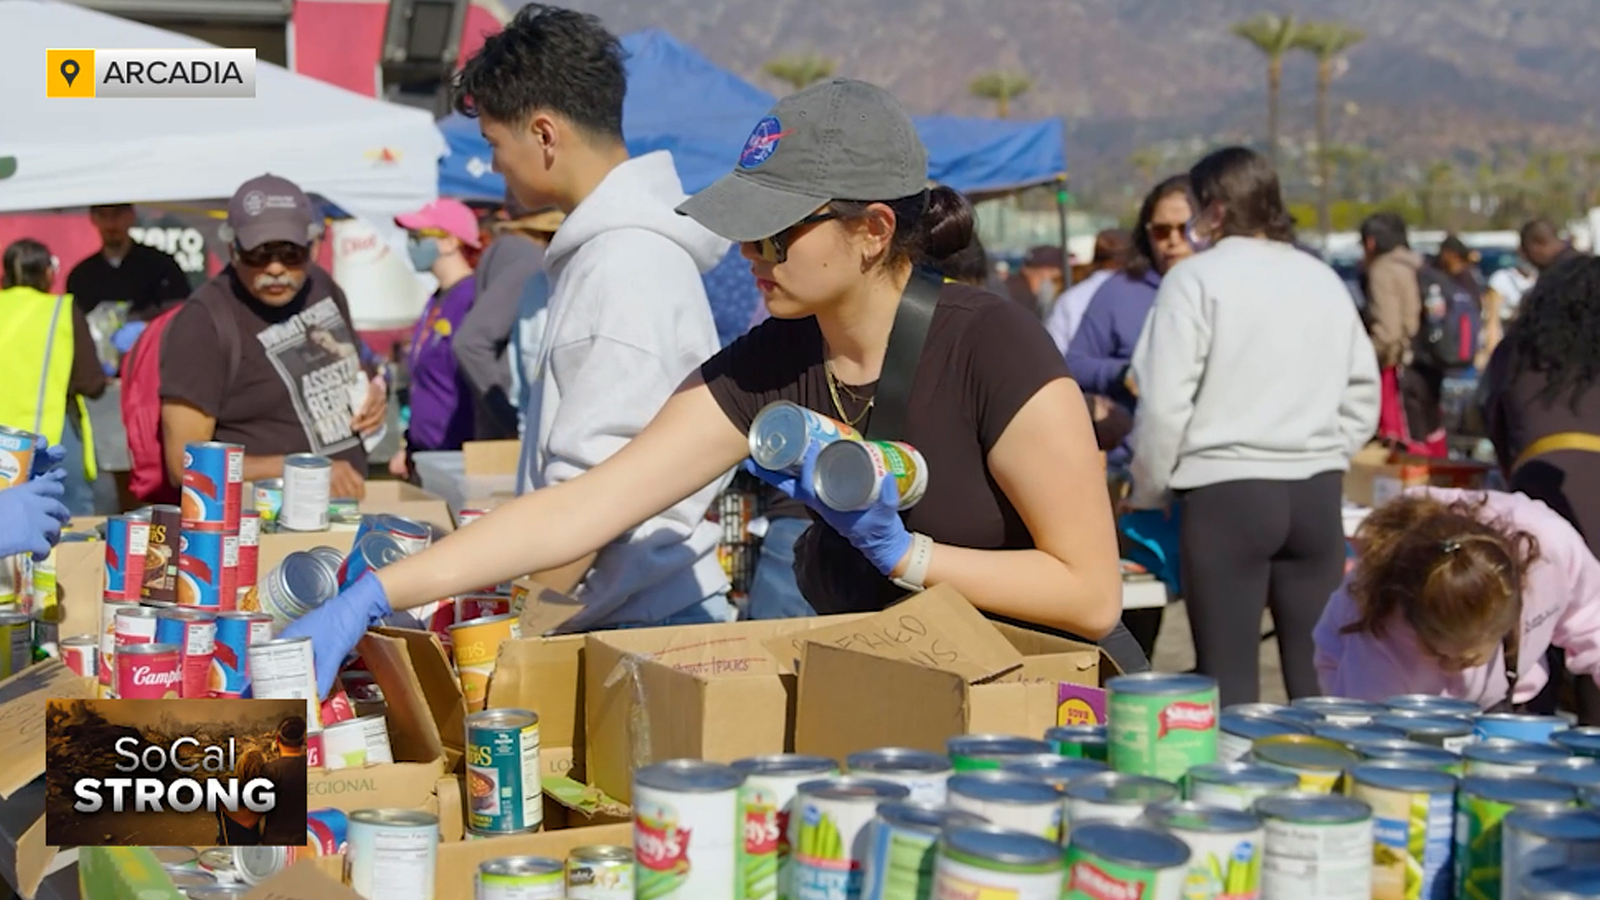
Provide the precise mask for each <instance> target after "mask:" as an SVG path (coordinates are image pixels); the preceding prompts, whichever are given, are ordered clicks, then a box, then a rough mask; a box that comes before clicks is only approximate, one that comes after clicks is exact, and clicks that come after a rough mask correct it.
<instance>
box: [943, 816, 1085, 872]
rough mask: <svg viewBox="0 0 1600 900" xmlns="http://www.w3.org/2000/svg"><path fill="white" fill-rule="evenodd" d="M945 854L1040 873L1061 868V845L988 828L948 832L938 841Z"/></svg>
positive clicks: (969, 828) (1031, 836)
mask: <svg viewBox="0 0 1600 900" xmlns="http://www.w3.org/2000/svg"><path fill="white" fill-rule="evenodd" d="M939 843H940V845H941V846H943V847H944V848H946V851H947V852H953V853H955V854H958V855H960V856H967V857H977V858H978V859H982V860H986V861H989V862H992V863H998V864H999V865H1001V866H1015V867H1018V868H1024V869H1036V870H1043V871H1051V870H1057V869H1060V868H1061V845H1060V844H1057V843H1056V842H1054V841H1050V840H1046V839H1044V838H1042V837H1039V836H1038V835H1035V834H1028V833H1026V832H1022V831H1008V830H1006V829H1004V828H994V827H991V826H969V827H965V828H951V829H948V830H946V831H945V832H944V834H943V835H942V836H941V837H940V838H939Z"/></svg>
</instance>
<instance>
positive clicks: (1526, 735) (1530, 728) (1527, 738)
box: [1472, 713, 1571, 744]
mask: <svg viewBox="0 0 1600 900" xmlns="http://www.w3.org/2000/svg"><path fill="white" fill-rule="evenodd" d="M1570 724H1571V723H1569V722H1568V721H1567V720H1566V719H1563V718H1561V717H1560V716H1533V715H1526V714H1523V713H1484V714H1482V715H1480V716H1478V718H1477V719H1476V720H1474V722H1473V729H1472V730H1473V732H1474V734H1476V735H1477V739H1478V740H1480V741H1487V740H1494V739H1496V738H1504V739H1506V740H1512V741H1524V742H1526V743H1529V744H1547V743H1550V740H1551V738H1552V736H1553V735H1555V733H1556V732H1558V731H1565V730H1566V729H1567V728H1568V726H1569V725H1570Z"/></svg>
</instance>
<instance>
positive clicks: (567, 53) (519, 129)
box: [456, 4, 734, 630]
mask: <svg viewBox="0 0 1600 900" xmlns="http://www.w3.org/2000/svg"><path fill="white" fill-rule="evenodd" d="M626 90H627V77H626V75H625V73H624V69H623V50H622V46H621V44H620V43H619V42H618V41H617V39H616V37H615V36H613V35H612V34H611V33H610V32H608V31H607V30H606V29H605V27H604V26H603V25H602V24H601V22H600V20H599V19H597V18H596V17H594V16H591V15H586V14H583V13H578V12H574V11H571V10H566V9H559V8H556V7H550V6H543V5H540V4H533V5H530V6H526V7H524V8H523V9H522V10H521V11H520V12H518V13H517V16H516V18H515V19H513V20H512V22H511V23H510V24H509V25H508V26H507V27H506V29H505V30H504V31H502V32H501V33H499V34H497V35H494V36H492V37H490V38H489V39H488V40H487V41H486V42H485V43H484V46H483V49H482V50H481V51H479V52H478V54H477V55H475V56H474V57H472V59H470V60H469V61H468V62H467V64H466V66H465V67H463V69H462V71H461V73H460V75H459V76H458V79H457V84H456V96H457V101H456V105H457V108H458V109H460V110H461V111H462V112H464V113H467V114H468V115H476V116H477V117H478V118H479V122H480V126H481V128H482V131H483V136H484V138H485V139H486V140H488V142H489V145H490V146H491V147H492V148H493V150H494V167H495V169H496V171H499V172H501V173H503V174H504V175H505V178H506V184H507V187H508V188H509V190H510V191H511V192H512V193H513V194H514V195H515V196H516V198H517V199H518V200H519V201H520V202H521V203H522V204H523V205H524V206H527V207H529V208H533V209H537V208H540V207H544V206H555V207H558V208H559V209H561V211H562V212H564V213H566V220H565V221H564V222H563V223H562V225H561V227H560V228H559V229H558V230H557V232H556V235H555V238H554V239H553V240H552V241H551V244H550V247H549V249H548V250H547V251H546V254H545V267H546V270H547V272H548V273H549V289H550V294H549V304H548V311H547V316H548V320H547V323H546V325H545V331H544V341H543V344H542V348H541V350H540V351H539V358H538V360H537V362H536V364H535V366H534V367H533V371H531V372H530V373H529V376H528V377H529V384H528V395H529V398H530V399H529V403H528V407H529V409H528V416H527V419H526V422H527V424H526V430H525V433H524V435H523V466H522V468H523V471H524V477H523V478H522V479H521V481H522V483H521V484H520V485H519V489H520V490H525V491H526V490H540V489H543V488H547V487H551V486H553V485H556V484H560V483H561V482H563V481H566V480H568V479H571V478H573V477H575V476H577V475H580V474H582V473H583V472H585V471H587V470H588V469H591V468H593V467H594V466H596V465H599V464H600V463H601V462H603V461H604V460H605V459H607V458H608V457H610V456H611V455H612V454H613V453H615V452H616V451H617V450H619V449H621V448H622V446H623V445H624V444H626V443H627V442H628V441H630V440H632V439H633V437H634V436H635V435H637V434H638V433H639V431H640V430H642V429H643V428H644V426H645V425H646V424H647V423H648V422H649V421H650V420H651V418H653V417H654V416H655V414H656V412H657V411H658V410H660V409H661V407H662V405H663V404H664V403H665V402H666V400H667V398H668V397H669V396H671V394H672V392H673V391H674V390H675V389H676V388H677V387H678V385H679V384H680V383H681V382H682V381H683V379H684V378H685V377H687V376H688V375H689V374H690V373H692V372H694V371H695V369H696V367H697V366H699V365H700V363H701V362H703V361H704V360H705V359H707V358H709V357H710V356H711V355H712V354H714V353H716V351H717V349H718V347H719V346H720V345H719V344H718V341H717V333H716V327H715V325H714V324H713V321H712V317H711V308H710V306H709V304H708V303H707V301H706V295H705V287H704V283H703V282H702V280H701V274H702V273H703V272H706V271H708V270H709V269H710V268H711V267H712V266H714V265H715V264H716V263H717V261H718V260H720V259H721V258H722V255H723V254H724V253H725V252H726V251H727V249H728V246H729V245H728V242H727V241H725V240H723V239H722V238H719V237H717V236H716V235H714V234H712V233H711V232H709V231H707V230H705V229H704V228H702V227H700V226H699V225H698V224H696V223H695V222H694V220H692V219H689V218H687V217H685V216H680V215H678V214H677V213H676V212H675V211H674V210H675V209H676V207H677V206H678V204H680V203H682V202H683V200H684V199H685V196H686V195H685V194H684V191H683V186H682V184H681V182H680V181H679V179H678V175H677V172H676V170H675V169H674V168H673V165H672V157H671V155H670V154H668V153H665V152H657V153H650V154H647V155H645V156H641V157H639V158H637V159H630V158H629V157H628V150H627V147H626V146H625V145H624V143H623V138H622V101H623V95H624V94H625V93H626ZM726 484H727V479H726V478H724V479H722V480H720V481H718V482H717V483H715V484H713V485H710V486H708V487H706V488H705V489H703V490H701V491H699V492H698V493H696V494H694V495H692V496H690V497H688V498H685V499H684V500H683V501H682V502H680V503H679V504H678V505H676V506H674V507H672V508H671V509H670V510H668V511H667V512H665V513H663V514H661V515H659V516H656V517H655V518H652V519H650V520H648V521H646V522H644V523H642V524H640V525H639V526H638V527H637V528H635V529H634V530H633V531H632V532H630V533H629V534H627V535H625V536H623V537H622V538H620V539H618V540H617V541H615V542H613V543H612V544H610V545H609V546H607V547H606V548H605V549H603V550H602V551H601V552H600V554H599V556H598V557H597V558H596V559H595V562H594V566H593V568H592V569H591V570H590V571H589V573H588V575H587V577H586V578H585V579H584V581H583V584H582V585H581V587H580V588H579V596H580V598H581V599H582V600H583V601H584V606H585V608H584V610H583V612H581V613H579V614H578V616H576V617H575V618H574V619H573V620H572V621H571V622H569V623H568V627H569V628H571V629H573V630H582V629H588V628H594V627H603V626H614V625H635V624H663V623H670V624H684V623H694V622H716V621H728V620H731V619H732V618H733V616H734V608H733V606H732V605H731V604H730V603H729V602H728V599H727V592H728V588H729V585H728V580H727V577H726V575H725V574H724V573H723V570H722V566H721V563H720V562H719V561H718V560H717V539H718V536H719V531H718V529H717V528H716V527H715V526H714V525H712V524H710V523H708V522H706V520H705V516H706V510H707V509H708V507H709V506H710V504H711V502H712V500H713V499H714V498H715V496H716V495H717V493H718V492H719V491H721V490H722V488H723V487H724V486H725V485H726Z"/></svg>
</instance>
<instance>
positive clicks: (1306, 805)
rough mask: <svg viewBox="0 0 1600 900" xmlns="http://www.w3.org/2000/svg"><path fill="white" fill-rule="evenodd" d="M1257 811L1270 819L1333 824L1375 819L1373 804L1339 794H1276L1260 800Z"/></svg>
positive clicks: (1257, 802)
mask: <svg viewBox="0 0 1600 900" xmlns="http://www.w3.org/2000/svg"><path fill="white" fill-rule="evenodd" d="M1256 812H1257V813H1258V814H1259V815H1260V816H1261V817H1262V818H1267V819H1281V820H1283V821H1288V822H1321V823H1324V824H1330V825H1339V824H1350V823H1354V822H1362V821H1365V820H1367V819H1370V818H1372V807H1371V806H1369V805H1367V804H1366V803H1364V802H1362V801H1360V800H1357V799H1355V798H1354V797H1343V796H1340V795H1338V794H1302V793H1290V794H1272V795H1269V796H1266V797H1262V798H1261V799H1260V800H1257V801H1256Z"/></svg>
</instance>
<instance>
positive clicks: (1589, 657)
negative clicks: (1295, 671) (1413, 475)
mask: <svg viewBox="0 0 1600 900" xmlns="http://www.w3.org/2000/svg"><path fill="white" fill-rule="evenodd" d="M1418 491H1420V492H1424V493H1426V494H1428V495H1429V496H1432V497H1433V498H1435V499H1437V500H1440V501H1442V502H1445V503H1452V502H1455V501H1457V500H1463V499H1465V500H1471V501H1476V500H1479V499H1484V500H1486V501H1487V502H1486V505H1485V506H1484V507H1483V510H1482V513H1481V514H1480V515H1481V517H1482V518H1484V519H1485V520H1487V521H1504V522H1507V523H1508V524H1509V525H1510V526H1511V527H1512V528H1514V529H1516V530H1520V531H1526V532H1528V533H1529V534H1531V535H1533V536H1534V538H1535V539H1537V540H1538V542H1539V558H1538V559H1537V560H1535V561H1534V563H1533V564H1532V565H1531V566H1529V567H1528V572H1527V573H1526V575H1525V576H1524V579H1523V589H1522V591H1523V611H1522V645H1521V648H1520V649H1519V654H1520V661H1519V662H1520V664H1519V669H1520V670H1521V671H1520V672H1519V673H1518V678H1517V689H1516V697H1515V699H1514V702H1516V703H1526V702H1528V701H1529V700H1532V699H1533V698H1534V697H1535V696H1537V695H1538V693H1539V691H1540V690H1542V689H1543V688H1544V686H1545V683H1546V682H1548V681H1549V680H1550V673H1549V671H1548V670H1547V668H1546V666H1545V651H1546V650H1547V649H1549V648H1550V647H1551V646H1552V645H1553V646H1556V647H1560V648H1561V649H1563V650H1565V651H1566V654H1567V668H1568V670H1570V671H1572V672H1574V673H1577V674H1581V675H1591V676H1600V562H1597V561H1596V560H1595V557H1594V555H1593V554H1592V553H1590V552H1589V547H1588V545H1587V544H1586V543H1585V542H1584V540H1583V537H1582V536H1581V535H1580V534H1578V532H1577V530H1576V529H1574V528H1573V527H1572V526H1571V525H1570V524H1568V522H1567V520H1566V519H1563V518H1561V516H1560V515H1558V514H1557V513H1556V512H1555V511H1554V510H1552V509H1551V508H1550V507H1548V506H1546V505H1545V504H1544V503H1542V502H1540V501H1538V500H1532V499H1529V498H1528V497H1526V496H1524V495H1522V494H1508V493H1502V492H1498V491H1487V492H1485V491H1459V490H1448V489H1444V488H1416V489H1413V491H1410V492H1408V493H1413V492H1418ZM1349 584H1350V582H1349V579H1348V578H1347V579H1346V581H1345V583H1344V584H1343V585H1340V587H1339V590H1338V591H1336V592H1335V593H1334V595H1333V596H1332V597H1331V598H1330V599H1329V600H1328V606H1327V608H1326V609H1324V610H1323V612H1322V619H1321V621H1319V622H1318V623H1317V628H1316V631H1315V632H1314V633H1313V637H1314V639H1315V640H1316V645H1317V656H1316V663H1317V679H1318V681H1319V682H1320V683H1321V685H1322V691H1323V693H1325V694H1328V695H1330V696H1337V697H1351V698H1354V699H1358V700H1383V699H1386V698H1388V697H1393V696H1395V695H1397V694H1437V695H1442V696H1446V697H1457V698H1460V699H1463V700H1471V701H1472V702H1474V703H1476V704H1478V706H1479V707H1480V708H1483V709H1488V708H1490V707H1492V706H1494V705H1495V704H1497V703H1499V702H1500V701H1501V700H1502V699H1504V697H1505V693H1506V680H1505V674H1506V666H1505V654H1504V653H1503V652H1502V651H1500V650H1496V651H1495V655H1494V658H1493V659H1492V660H1490V662H1489V663H1488V665H1484V666H1478V667H1477V668H1473V669H1467V670H1466V671H1463V672H1453V673H1452V672H1444V671H1442V670H1441V669H1440V668H1439V666H1438V665H1437V664H1436V663H1434V662H1433V660H1432V658H1431V657H1429V656H1428V655H1427V654H1425V653H1423V652H1422V651H1421V650H1420V649H1419V648H1418V646H1417V641H1416V635H1415V633H1414V632H1412V630H1411V627H1410V626H1408V625H1406V624H1405V622H1404V621H1401V620H1400V619H1399V617H1398V616H1396V617H1395V620H1394V621H1391V622H1389V623H1387V625H1386V627H1385V629H1384V636H1383V638H1382V639H1381V640H1380V639H1377V638H1374V637H1373V636H1372V635H1370V634H1341V633H1340V630H1341V629H1342V628H1344V626H1346V625H1348V624H1350V623H1351V622H1354V621H1356V620H1357V619H1358V618H1360V615H1359V611H1358V610H1357V608H1356V604H1355V601H1354V600H1352V599H1351V598H1350V594H1349V590H1348V589H1349Z"/></svg>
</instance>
